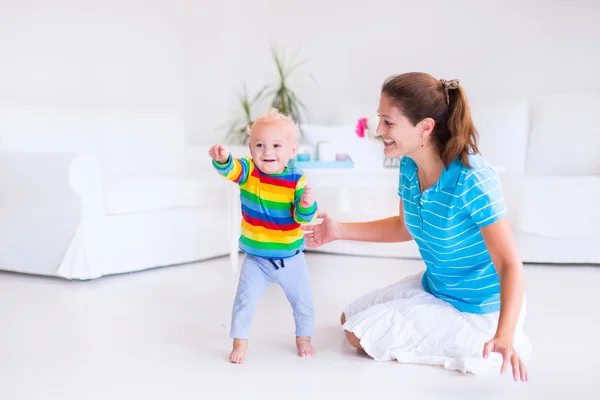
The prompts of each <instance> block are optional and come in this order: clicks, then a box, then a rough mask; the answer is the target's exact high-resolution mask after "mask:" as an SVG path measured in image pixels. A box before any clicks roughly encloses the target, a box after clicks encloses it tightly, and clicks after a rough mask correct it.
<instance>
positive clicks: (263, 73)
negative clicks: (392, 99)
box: [0, 0, 600, 150]
mask: <svg viewBox="0 0 600 400" xmlns="http://www.w3.org/2000/svg"><path fill="white" fill-rule="evenodd" d="M599 4H600V3H598V2H597V1H594V0H587V1H586V0H573V1H569V2H567V1H566V0H564V1H532V0H529V1H516V0H509V1H485V2H483V1H476V0H470V1H467V0H462V1H460V0H459V1H453V2H448V1H444V0H425V1H420V2H415V1H408V0H371V1H369V2H364V1H360V2H359V1H343V0H328V1H323V0H320V1H316V0H304V1H302V2H298V1H291V0H255V1H250V0H227V1H208V0H169V1H167V0H88V1H85V2H80V1H75V0H54V1H52V2H48V1H43V0H21V1H19V2H16V1H10V0H0V54H2V62H1V63H0V114H2V111H1V110H2V109H4V110H7V109H8V108H7V107H6V106H7V105H8V106H10V107H9V108H10V109H11V110H13V109H15V108H18V109H22V110H25V111H24V114H23V115H24V116H22V117H19V116H18V114H16V113H14V112H13V111H10V112H8V111H4V117H5V116H6V114H7V113H9V114H11V115H12V118H11V121H12V122H11V124H10V126H9V127H8V128H6V125H5V126H4V129H5V132H3V131H2V129H3V126H2V124H1V123H0V141H4V143H6V142H7V141H8V142H10V141H11V140H13V141H14V140H17V141H21V144H23V143H25V145H27V143H29V142H33V141H35V142H40V140H41V139H40V136H41V135H44V138H45V139H44V140H46V142H47V143H48V145H50V144H51V143H58V144H56V146H55V147H61V146H64V149H69V150H77V149H80V148H84V147H86V146H88V147H89V146H94V145H96V143H97V142H98V140H97V139H98V136H101V135H102V134H103V132H104V131H103V130H104V129H106V128H105V127H103V126H101V125H102V122H101V121H103V118H105V117H106V115H105V114H106V113H113V112H117V113H120V114H121V115H122V114H123V113H125V114H127V113H128V112H131V113H134V114H135V115H136V118H138V117H139V116H140V115H148V116H151V115H154V114H159V115H171V116H173V118H174V120H175V119H177V118H178V116H179V117H180V118H181V120H182V121H183V123H182V124H178V126H183V128H181V129H184V130H185V134H186V135H187V140H188V142H189V143H193V144H209V143H213V142H215V141H217V140H219V139H220V138H221V137H222V131H218V130H217V129H216V128H217V127H218V126H220V125H222V124H224V123H226V122H227V121H229V120H230V117H232V116H233V114H234V113H235V112H237V110H238V108H237V105H236V95H237V93H238V92H239V90H240V89H241V87H242V83H243V82H246V83H247V85H248V88H249V90H250V92H251V93H253V92H255V91H257V90H258V89H259V88H260V87H261V86H262V85H264V84H265V83H267V82H269V81H270V80H271V79H272V78H274V73H275V70H274V66H273V63H272V60H271V58H270V55H269V41H274V42H276V43H278V44H279V45H281V46H282V47H283V48H284V49H285V50H286V52H287V53H288V54H292V53H294V51H295V50H296V49H297V48H298V47H301V52H300V58H307V57H311V58H312V61H311V62H309V63H308V64H306V67H305V70H306V71H308V72H311V73H312V74H313V75H314V76H315V78H316V80H317V81H318V84H319V86H318V87H315V86H314V85H311V84H306V85H305V86H304V89H302V90H300V93H301V95H302V97H303V99H304V100H305V102H306V103H307V105H308V106H309V108H310V111H311V116H312V119H311V121H312V122H316V123H325V124H333V123H343V122H354V120H355V118H356V117H357V116H359V115H362V114H365V113H371V112H374V111H375V109H376V106H377V97H378V93H379V88H380V85H381V83H382V81H383V79H384V78H385V77H387V76H388V75H390V74H392V73H398V72H404V71H415V70H421V71H427V72H430V73H431V74H433V75H435V76H437V77H444V78H460V79H461V82H462V84H463V86H464V87H465V88H466V89H467V91H468V94H469V96H470V97H471V99H472V100H475V101H477V100H480V99H484V100H487V99H490V98H493V99H519V100H521V99H524V100H534V99H535V98H537V97H539V96H541V95H544V94H548V93H591V94H600V74H598V73H597V72H598V71H600V52H599V51H598V43H600V25H598V24H597V23H596V21H597V20H598V19H599V18H600V5H599ZM3 107H4V108H3ZM30 108H37V109H39V110H42V111H41V113H42V114H44V115H48V116H49V117H48V118H49V119H45V118H40V119H39V121H37V122H36V123H35V124H33V125H31V124H30V126H29V128H27V127H26V126H21V128H20V129H21V130H20V131H19V129H16V130H15V129H14V128H15V124H17V125H18V124H19V123H22V124H25V122H23V121H25V120H26V119H27V118H26V115H27V113H26V110H27V109H30ZM52 116H54V119H53V118H52ZM0 117H2V115H0ZM2 119H3V118H0V120H2ZM4 119H6V118H4ZM20 121H21V122H20ZM48 121H49V122H48ZM82 121H83V122H82ZM98 121H100V122H98ZM25 125H26V124H25ZM44 127H46V128H47V129H44ZM16 128H19V127H18V126H17V127H16ZM6 130H9V131H15V132H16V131H19V137H18V138H17V139H14V138H13V139H10V140H7V139H6V137H7V135H10V134H11V132H6ZM23 132H29V134H30V135H32V136H31V137H27V136H26V135H24V134H23ZM28 141H29V142H28ZM61 143H62V144H61ZM0 146H2V142H0Z"/></svg>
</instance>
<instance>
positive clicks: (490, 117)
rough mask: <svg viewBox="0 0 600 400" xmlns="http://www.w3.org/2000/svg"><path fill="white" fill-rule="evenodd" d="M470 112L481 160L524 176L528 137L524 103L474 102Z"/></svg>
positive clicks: (526, 110) (527, 111)
mask: <svg viewBox="0 0 600 400" xmlns="http://www.w3.org/2000/svg"><path fill="white" fill-rule="evenodd" d="M471 112H472V116H473V122H474V124H475V127H476V128H477V131H478V132H479V150H480V151H481V153H482V154H483V156H484V157H485V159H486V160H487V161H489V162H490V163H491V164H492V165H493V166H494V167H496V168H498V169H500V170H504V171H508V172H510V173H514V174H524V173H525V168H526V164H527V140H528V135H529V107H528V105H527V103H525V102H504V103H501V102H498V103H474V104H472V106H471Z"/></svg>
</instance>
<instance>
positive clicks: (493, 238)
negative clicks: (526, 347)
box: [481, 218, 527, 380]
mask: <svg viewBox="0 0 600 400" xmlns="http://www.w3.org/2000/svg"><path fill="white" fill-rule="evenodd" d="M481 234H482V235H483V239H484V241H485V244H486V247H487V249H488V252H489V253H490V256H491V258H492V261H493V263H494V266H495V267H496V272H497V273H498V277H499V278H500V316H499V319H498V328H497V329H496V334H495V335H494V338H493V339H492V340H491V341H489V342H488V343H486V345H485V348H484V357H487V355H488V354H489V352H490V351H494V352H498V353H501V354H502V357H503V359H504V363H503V364H502V369H501V371H502V373H504V371H506V368H507V367H508V364H509V363H510V364H512V368H513V375H514V378H515V380H518V379H519V378H520V379H521V380H527V370H526V368H525V365H524V364H523V362H522V361H521V360H520V359H519V356H518V355H517V353H515V351H514V349H513V347H512V343H513V337H514V334H515V328H516V325H517V321H518V320H519V314H520V313H521V304H522V302H523V292H524V277H523V263H522V262H521V259H520V257H519V253H518V250H517V245H516V243H515V240H514V237H513V234H512V230H511V228H510V225H509V223H508V220H507V219H506V218H502V219H500V220H499V221H497V222H495V223H493V224H491V225H488V226H486V227H483V228H481Z"/></svg>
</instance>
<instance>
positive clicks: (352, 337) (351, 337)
mask: <svg viewBox="0 0 600 400" xmlns="http://www.w3.org/2000/svg"><path fill="white" fill-rule="evenodd" d="M346 340H348V343H350V344H351V345H352V346H354V347H356V348H357V349H359V350H362V349H363V348H362V346H361V345H360V339H359V338H357V337H356V335H355V334H354V333H352V332H346Z"/></svg>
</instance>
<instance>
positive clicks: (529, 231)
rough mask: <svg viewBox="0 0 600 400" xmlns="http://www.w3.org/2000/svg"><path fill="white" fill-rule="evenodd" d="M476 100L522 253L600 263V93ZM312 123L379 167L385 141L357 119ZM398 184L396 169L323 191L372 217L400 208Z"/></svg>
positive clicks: (414, 253)
mask: <svg viewBox="0 0 600 400" xmlns="http://www.w3.org/2000/svg"><path fill="white" fill-rule="evenodd" d="M472 108H473V110H472V111H473V117H474V121H475V125H476V127H477V129H478V131H479V132H480V150H481V151H482V153H483V155H484V156H485V157H486V158H487V159H488V160H489V161H490V162H491V163H492V164H493V165H494V166H496V167H497V169H498V173H499V176H500V178H501V180H502V183H503V188H504V192H505V198H506V202H507V206H508V210H509V213H508V218H509V221H510V223H511V225H512V227H513V230H514V232H515V237H516V241H517V244H518V247H519V250H520V253H521V257H522V259H523V261H525V262H529V263H561V264H600V126H599V125H598V124H597V123H596V122H595V111H596V110H597V109H598V108H600V97H594V96H550V97H546V98H543V99H539V101H536V102H533V103H532V104H527V103H524V102H514V103H510V102H505V103H486V104H473V107H472ZM358 117H360V116H358ZM348 122H350V121H348ZM307 128H308V129H305V131H306V132H307V135H308V136H309V138H310V139H311V140H312V141H313V142H316V141H319V140H329V141H331V142H333V143H334V144H336V145H337V146H339V148H340V150H341V151H344V152H348V153H350V155H351V156H353V157H355V156H358V157H359V158H360V161H361V165H360V168H362V169H363V170H364V171H369V172H370V173H374V172H373V169H374V168H376V167H375V166H376V165H377V164H378V163H379V165H381V163H382V158H381V156H380V155H379V149H377V148H374V147H373V145H372V144H369V143H368V139H360V138H357V137H356V136H355V135H354V126H353V125H352V124H350V123H349V124H348V125H345V126H344V125H342V126H336V127H329V128H323V127H311V126H308V127H307ZM366 154H368V157H366ZM365 157H366V158H367V160H365ZM374 160H376V161H375V162H374ZM309 173H311V171H309ZM312 174H313V175H314V176H315V177H316V178H319V173H318V172H317V171H314V172H312ZM388 175H389V174H388ZM373 176H374V175H373ZM309 180H310V179H309ZM397 184H398V183H397V180H396V178H395V177H393V178H390V181H389V185H383V186H382V187H381V188H380V189H376V188H373V187H369V190H365V189H364V188H363V187H361V185H356V187H355V188H349V189H347V190H345V192H347V193H346V195H345V196H340V195H339V191H340V189H339V187H337V188H334V187H331V186H329V187H328V186H327V185H325V186H323V187H318V188H317V196H318V199H319V202H320V204H321V206H320V208H321V210H326V211H329V212H331V213H332V214H333V215H334V216H335V217H337V218H338V219H340V220H350V221H351V220H370V219H374V218H380V217H385V216H389V215H393V214H394V213H397V210H398V197H397V194H396V191H397ZM340 197H342V200H343V201H340ZM316 251H321V252H332V253H340V254H354V255H370V256H386V257H408V258H420V255H419V252H418V249H417V247H416V245H415V244H414V243H394V244H373V243H356V242H334V243H330V244H328V245H325V246H323V247H322V248H320V249H318V250H316Z"/></svg>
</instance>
